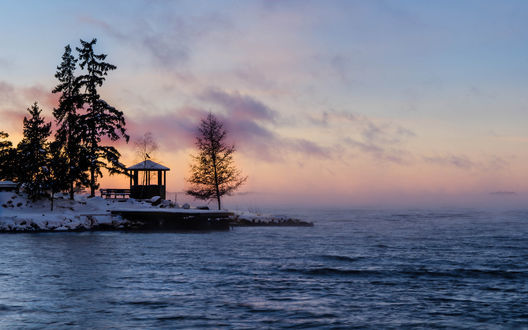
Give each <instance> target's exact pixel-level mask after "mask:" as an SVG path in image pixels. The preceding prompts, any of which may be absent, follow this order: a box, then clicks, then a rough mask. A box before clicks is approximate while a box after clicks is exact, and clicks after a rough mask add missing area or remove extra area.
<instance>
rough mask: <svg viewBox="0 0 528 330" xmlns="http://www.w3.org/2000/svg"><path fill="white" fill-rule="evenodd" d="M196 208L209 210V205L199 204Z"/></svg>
mask: <svg viewBox="0 0 528 330" xmlns="http://www.w3.org/2000/svg"><path fill="white" fill-rule="evenodd" d="M196 208H197V209H198V210H209V206H207V205H203V206H197V207H196Z"/></svg>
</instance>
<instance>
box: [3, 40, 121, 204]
mask: <svg viewBox="0 0 528 330" xmlns="http://www.w3.org/2000/svg"><path fill="white" fill-rule="evenodd" d="M96 42H97V40H96V39H93V40H92V41H90V42H87V41H84V40H81V41H80V43H81V44H80V47H76V48H75V49H76V51H77V57H75V56H74V55H73V54H72V49H71V47H70V46H69V45H68V46H66V47H65V50H64V54H63V56H62V62H61V63H60V65H59V66H58V67H57V72H56V74H55V77H56V78H57V80H58V84H57V86H56V87H55V88H54V89H53V91H52V92H53V93H60V99H59V105H58V107H57V108H55V109H53V116H54V118H55V123H56V127H57V130H56V132H55V133H54V134H53V132H52V130H51V123H50V122H46V121H45V119H44V118H43V117H42V109H41V108H40V107H39V105H38V104H37V102H35V103H34V104H33V105H32V106H31V107H29V108H28V109H27V111H28V113H29V115H28V116H26V117H24V132H23V133H24V134H23V139H22V141H20V143H19V144H18V145H17V146H16V147H14V146H13V144H12V143H11V142H10V141H9V140H8V138H9V136H8V135H7V133H5V132H3V131H0V180H12V181H14V182H17V183H18V184H19V188H21V189H23V190H24V191H25V192H26V193H27V194H28V197H30V198H31V199H32V200H36V199H38V198H41V197H43V196H49V197H51V203H52V204H51V207H52V209H53V196H54V194H55V193H57V192H62V191H64V192H66V191H67V192H68V193H69V195H70V199H73V197H74V192H75V191H76V190H80V189H83V188H89V189H90V196H95V191H96V189H97V188H98V183H97V181H98V178H99V177H101V176H102V169H106V170H108V171H109V173H110V174H114V173H124V166H123V165H122V164H121V163H120V162H119V158H120V154H119V152H118V151H117V149H115V148H114V147H112V146H106V145H102V139H103V138H108V139H110V140H112V141H116V140H118V139H120V138H124V139H125V140H126V141H127V142H128V140H129V136H128V135H127V133H126V129H125V118H124V116H123V112H122V111H120V110H118V109H116V108H115V107H113V106H111V105H110V104H108V103H107V102H106V101H105V100H104V99H103V98H101V96H100V95H99V92H98V88H99V87H101V86H102V85H103V83H104V82H105V79H106V76H107V75H108V72H109V71H112V70H115V69H116V66H114V65H112V64H110V63H107V62H105V59H106V56H107V55H105V54H96V53H95V51H94V46H95V44H96Z"/></svg>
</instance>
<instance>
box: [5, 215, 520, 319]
mask: <svg viewBox="0 0 528 330" xmlns="http://www.w3.org/2000/svg"><path fill="white" fill-rule="evenodd" d="M290 215H291V214H290ZM297 215H299V214H297ZM303 216H304V218H307V219H308V220H311V221H314V222H315V223H316V226H315V227H313V228H267V227H263V228H237V229H235V230H233V231H231V232H217V233H216V232H215V233H190V234H182V233H119V232H115V233H110V232H101V233H48V234H16V235H11V234H4V235H0V328H16V327H43V326H51V327H57V326H59V327H60V326H62V327H70V326H81V327H89V328H101V327H139V328H144V327H167V328H175V327H183V328H186V327H206V326H212V327H222V326H233V327H251V328H253V327H282V326H296V325H297V326H302V327H314V326H335V327H348V326H359V327H373V328H377V327H390V326H395V327H409V326H444V327H454V326H464V327H479V326H480V327H481V326H492V325H499V326H506V327H515V326H522V325H525V326H528V308H527V307H526V306H527V303H528V298H527V297H528V266H527V265H528V253H527V252H526V251H528V235H527V234H528V213H526V212H506V213H485V212H423V211H421V212H419V211H413V212H401V211H399V212H388V211H318V212H310V213H307V214H304V215H303Z"/></svg>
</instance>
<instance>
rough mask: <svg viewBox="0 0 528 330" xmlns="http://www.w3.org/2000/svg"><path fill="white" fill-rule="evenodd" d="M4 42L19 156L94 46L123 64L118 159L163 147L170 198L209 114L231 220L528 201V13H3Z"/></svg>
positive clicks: (487, 9)
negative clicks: (40, 111)
mask: <svg viewBox="0 0 528 330" xmlns="http://www.w3.org/2000/svg"><path fill="white" fill-rule="evenodd" d="M0 28H1V30H0V118H1V119H2V120H1V123H0V130H4V131H6V132H8V133H9V134H10V136H11V138H12V140H13V141H14V142H17V141H18V140H19V139H20V138H21V136H20V134H21V131H22V118H23V116H24V115H25V114H26V108H27V107H29V105H30V104H31V103H33V102H34V101H38V102H39V104H40V105H41V106H42V107H43V108H44V110H45V111H44V114H45V116H46V118H47V119H48V120H51V119H52V116H51V110H52V108H53V107H54V106H56V102H57V96H56V95H52V94H51V90H52V88H53V87H54V86H55V85H56V84H57V81H56V79H55V78H54V74H55V71H56V67H57V65H58V64H59V63H60V60H61V59H60V58H61V55H62V53H63V51H64V46H66V45H67V44H70V45H71V46H72V47H76V46H78V45H79V39H84V40H90V39H91V38H94V37H95V38H97V39H98V43H97V46H96V52H99V53H105V54H108V58H107V60H108V61H109V62H110V63H112V64H115V65H116V66H117V70H115V71H113V72H111V73H110V75H109V76H108V79H107V81H106V85H105V86H104V87H103V88H102V89H101V95H102V98H103V99H105V100H106V101H108V102H109V103H110V104H112V105H114V106H115V107H117V108H118V109H120V110H122V111H123V112H124V113H125V116H126V120H127V127H128V132H129V134H130V135H131V140H132V143H129V145H126V144H124V143H123V142H121V143H119V144H118V145H117V146H118V148H119V150H120V151H121V153H122V154H123V162H124V163H126V164H127V165H132V164H134V163H135V162H137V161H139V159H137V158H136V156H135V154H134V150H133V149H134V148H133V141H134V140H135V139H137V138H138V137H140V136H141V135H143V134H144V133H145V132H148V131H150V132H152V134H153V136H154V137H155V139H156V140H157V141H158V143H159V145H160V149H159V150H158V152H157V153H156V154H154V155H153V159H154V160H155V161H158V162H160V163H162V164H164V165H166V166H168V167H170V168H171V171H170V172H169V173H168V191H174V192H178V191H182V190H183V189H184V187H185V182H184V177H185V176H186V175H187V171H188V166H189V161H190V157H189V154H190V153H192V151H193V149H192V148H193V137H194V134H195V130H196V126H197V125H198V123H199V120H200V118H202V117H203V116H205V115H206V114H207V113H208V112H213V113H215V114H217V115H218V116H219V117H220V118H221V119H222V120H223V121H224V122H225V125H226V127H227V128H228V130H229V133H230V138H231V141H232V142H234V143H235V145H236V146H237V148H238V153H237V162H238V164H239V166H240V168H241V169H242V170H243V172H244V173H245V174H247V175H248V176H249V180H248V183H247V184H246V185H245V186H244V187H243V188H242V189H241V190H240V192H241V193H242V194H243V195H242V196H238V197H234V198H232V199H231V200H229V199H228V202H229V201H230V203H231V204H232V205H238V203H241V204H244V205H248V206H254V207H261V206H267V205H286V204H289V205H299V206H301V205H302V206H314V207H315V206H339V207H369V206H388V207H392V206H406V207H407V206H408V207H419V206H422V205H424V206H425V205H426V206H431V205H432V206H439V207H441V206H450V205H455V206H473V205H497V206H500V205H509V206H512V205H513V206H523V205H525V203H526V201H527V200H528V1H499V0H497V1H484V0H478V1H469V0H468V1H459V0H456V1H419V0H416V1H412V0H405V1H404V0H401V1H375V0H364V1H353V0H350V1H345V0H343V1H309V0H299V1H288V0H286V1H274V0H270V1H196V0H192V1H129V0H127V1H3V0H0ZM127 184H128V180H127V179H126V178H124V177H105V178H104V179H103V181H102V187H124V186H126V185H127ZM506 192H508V193H506ZM512 193H513V194H512ZM169 197H170V196H169ZM228 204H229V203H228Z"/></svg>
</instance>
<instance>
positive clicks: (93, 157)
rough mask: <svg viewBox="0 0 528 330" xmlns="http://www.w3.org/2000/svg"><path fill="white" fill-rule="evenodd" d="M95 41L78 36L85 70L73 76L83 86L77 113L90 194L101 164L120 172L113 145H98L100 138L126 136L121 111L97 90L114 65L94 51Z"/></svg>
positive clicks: (81, 65) (93, 191) (103, 166)
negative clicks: (81, 107) (80, 112)
mask: <svg viewBox="0 0 528 330" xmlns="http://www.w3.org/2000/svg"><path fill="white" fill-rule="evenodd" d="M96 42H97V39H93V40H92V41H90V42H87V41H84V40H81V47H80V48H79V47H78V48H76V49H77V51H78V52H79V66H80V67H81V69H83V70H84V69H86V72H85V74H83V75H80V76H79V77H78V78H77V82H78V84H79V86H80V87H81V88H84V91H83V92H84V93H83V94H82V97H83V101H84V103H85V104H86V113H85V114H84V115H82V116H81V122H82V123H83V130H84V131H83V137H82V139H83V143H84V145H85V146H86V149H87V152H88V157H87V160H88V167H89V171H90V183H89V185H90V196H95V189H97V187H98V185H97V177H98V176H102V172H101V168H106V169H107V170H108V171H109V172H110V174H113V173H123V172H124V166H123V165H122V164H121V163H119V157H120V156H121V155H120V154H119V152H118V151H117V149H115V148H114V147H111V146H101V145H100V142H101V138H102V137H108V138H109V139H110V140H112V141H116V140H118V139H119V138H121V137H124V138H125V140H126V141H127V142H128V139H129V136H128V135H127V134H126V129H125V118H124V116H123V112H122V111H119V110H117V109H116V108H114V107H113V106H111V105H109V104H108V103H107V102H106V101H104V100H103V99H101V96H100V95H99V93H98V91H97V89H98V88H99V87H101V86H102V85H103V82H104V81H105V77H106V76H107V74H108V71H111V70H115V69H116V66H115V65H112V64H110V63H107V62H105V59H106V55H105V54H95V52H94V49H93V46H94V45H95V43H96Z"/></svg>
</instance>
